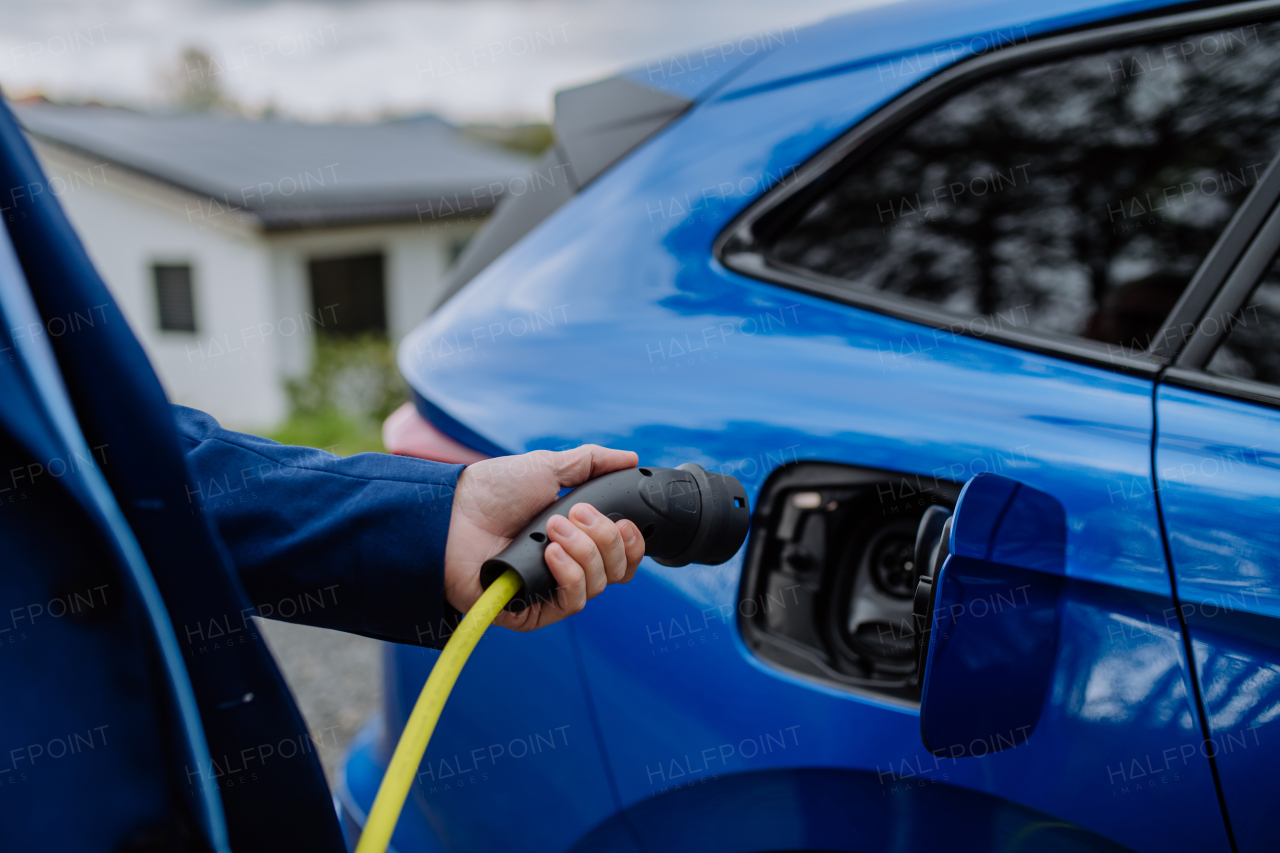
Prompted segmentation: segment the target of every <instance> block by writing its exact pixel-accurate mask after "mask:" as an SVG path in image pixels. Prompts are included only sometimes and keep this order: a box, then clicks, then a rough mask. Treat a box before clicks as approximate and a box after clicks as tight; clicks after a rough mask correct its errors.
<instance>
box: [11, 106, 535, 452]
mask: <svg viewBox="0 0 1280 853" xmlns="http://www.w3.org/2000/svg"><path fill="white" fill-rule="evenodd" d="M14 111H15V113H16V114H17V116H18V118H19V120H20V121H21V122H22V123H23V125H24V127H25V128H26V130H27V132H28V134H29V137H30V138H31V140H32V142H33V144H34V146H35V149H36V154H37V156H38V157H39V158H40V161H41V163H42V164H43V166H44V169H45V174H46V176H47V179H48V180H47V185H46V186H45V187H42V188H40V187H37V188H29V191H31V192H38V191H47V192H49V193H51V194H53V195H55V196H56V197H57V198H58V200H59V202H61V204H62V206H63V208H64V209H65V210H66V212H67V215H68V216H69V217H70V219H71V222H72V224H73V225H74V226H75V228H76V231H77V232H78V233H79V234H80V237H81V239H82V240H83V241H84V243H85V246H86V248H87V249H88V252H89V255H90V257H91V258H92V259H93V261H94V263H95V264H96V266H97V268H98V271H99V272H100V273H101V274H102V276H103V278H104V279H105V280H106V282H107V285H108V287H109V288H110V289H111V291H112V294H113V295H114V296H115V298H116V300H117V301H118V302H119V303H120V306H121V309H122V310H123V311H124V314H125V316H126V318H127V319H128V320H129V323H130V324H131V325H132V327H133V329H134V332H135V333H136V334H137V336H138V337H139V338H140V339H141V341H142V344H143V346H144V347H145V348H146V351H147V354H148V355H149V356H150V358H151V362H152V364H153V365H154V366H155V368H156V371H157V372H158V373H159V375H160V378H161V381H162V382H163V383H164V385H165V389H166V390H167V391H168V393H169V396H170V399H172V400H173V401H175V402H178V403H184V404H187V405H191V406H195V407H197V408H201V409H204V410H206V411H208V412H210V413H211V414H213V415H215V416H216V417H218V418H219V419H220V420H222V421H223V423H224V424H226V425H229V426H232V427H237V428H241V429H257V430H263V429H269V428H271V427H272V426H274V425H276V424H278V423H279V422H280V421H281V420H282V419H283V418H284V417H285V416H286V414H287V398H286V395H285V392H284V379H285V378H287V377H290V376H297V375H300V374H303V373H305V372H306V371H307V369H308V368H309V365H310V359H311V354H312V351H313V340H314V336H315V335H316V334H317V332H318V331H319V332H324V331H333V330H335V329H336V330H337V331H339V332H356V331H365V330H385V331H386V333H388V334H389V335H390V337H391V338H392V340H393V341H398V340H399V339H400V338H401V337H402V336H403V335H405V334H406V333H407V332H409V331H410V330H411V329H412V328H413V327H414V326H415V325H416V324H417V323H418V322H419V321H421V320H422V318H423V317H425V316H426V315H427V313H428V312H429V310H430V309H431V308H432V307H433V306H434V305H435V304H436V302H437V300H438V297H439V295H440V293H441V288H442V287H443V285H444V276H445V272H446V270H447V269H448V268H449V267H450V265H451V264H452V262H453V260H454V259H456V258H457V256H458V254H459V253H460V251H461V249H462V246H463V245H464V244H465V243H466V241H467V240H468V238H469V237H470V236H471V235H472V234H473V233H474V232H475V230H476V229H477V228H478V227H479V226H480V224H481V222H482V221H483V219H484V217H485V215H486V214H487V213H488V211H489V210H490V209H491V208H492V207H493V205H494V203H495V202H496V200H497V198H499V197H500V196H501V195H502V194H503V192H504V191H505V190H506V188H507V187H508V186H509V185H510V182H512V181H513V179H514V180H515V181H517V182H518V181H520V180H521V176H522V175H527V174H528V173H529V171H530V169H531V168H532V166H531V164H530V161H527V160H525V159H524V158H522V157H519V156H517V155H514V154H511V153H508V152H505V151H503V150H500V149H497V148H492V147H488V146H485V145H483V144H481V143H477V142H472V141H470V140H467V139H465V138H464V137H462V136H461V135H460V133H459V131H458V130H457V129H456V128H454V127H453V126H451V125H449V124H447V123H446V122H444V121H442V120H440V119H437V118H434V117H430V118H421V119H409V120H400V121H389V122H382V123H378V124H364V125H355V124H351V125H347V124H327V125H313V124H300V123H294V122H286V121H275V120H260V121H250V120H244V119H233V118H225V117H218V116H213V115H205V114H194V115H177V116H156V115H147V114H142V113H136V112H132V111H129V110H123V109H116V108H108V107H68V106H55V105H51V104H44V103H40V104H17V105H14Z"/></svg>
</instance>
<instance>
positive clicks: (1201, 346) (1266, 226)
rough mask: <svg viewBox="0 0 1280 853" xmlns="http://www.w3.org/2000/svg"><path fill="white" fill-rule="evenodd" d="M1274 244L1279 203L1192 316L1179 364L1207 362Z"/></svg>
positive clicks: (1278, 239) (1278, 237) (1279, 191)
mask: <svg viewBox="0 0 1280 853" xmlns="http://www.w3.org/2000/svg"><path fill="white" fill-rule="evenodd" d="M1278 162H1280V161H1278ZM1273 171H1275V172H1277V178H1280V169H1276V168H1275V167H1274V166H1273V167H1272V168H1271V169H1269V170H1268V173H1267V174H1268V175H1270V174H1271V172H1273ZM1265 179H1266V176H1264V180H1265ZM1275 184H1276V186H1275V187H1274V189H1275V190H1276V195H1277V198H1280V179H1277V180H1275ZM1259 186H1261V182H1259ZM1277 248H1280V206H1278V207H1276V208H1274V209H1272V210H1271V215H1270V216H1268V217H1267V220H1266V222H1265V223H1263V225H1262V227H1261V228H1260V229H1259V230H1258V233H1257V235H1256V236H1255V237H1254V240H1253V242H1252V243H1251V244H1250V245H1249V247H1248V248H1247V249H1246V250H1245V252H1244V254H1243V255H1242V256H1241V258H1240V262H1239V263H1237V264H1236V267H1235V269H1234V270H1232V272H1231V275H1230V277H1228V278H1227V280H1226V283H1225V284H1223V285H1222V287H1221V288H1219V290H1218V292H1217V294H1216V295H1215V296H1214V299H1213V301H1212V302H1211V303H1210V304H1209V306H1208V307H1207V308H1206V309H1205V310H1204V311H1203V312H1202V313H1201V314H1200V316H1198V317H1196V318H1195V320H1194V328H1193V330H1192V332H1191V334H1190V336H1189V338H1190V340H1189V342H1188V343H1187V345H1186V346H1185V347H1184V348H1183V350H1182V352H1181V353H1180V354H1179V356H1178V360H1177V362H1176V364H1177V366H1178V367H1184V368H1188V369H1195V368H1203V367H1204V366H1205V365H1206V364H1208V363H1209V359H1211V358H1213V353H1214V351H1215V350H1217V348H1218V345H1219V344H1220V343H1221V342H1222V340H1223V332H1224V330H1226V329H1227V328H1229V319H1228V318H1230V317H1231V316H1233V315H1234V314H1235V313H1236V312H1237V311H1239V310H1240V308H1241V306H1243V305H1244V303H1245V300H1247V299H1248V298H1249V294H1251V293H1253V289H1254V288H1255V287H1257V285H1258V282H1259V281H1261V280H1262V277H1263V276H1264V275H1266V273H1267V270H1268V269H1269V268H1270V267H1271V264H1272V262H1273V261H1274V260H1275V256H1276V250H1277ZM1209 319H1214V320H1216V322H1215V323H1214V324H1213V329H1212V330H1209V329H1207V328H1206V321H1207V320H1209Z"/></svg>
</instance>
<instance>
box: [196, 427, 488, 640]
mask: <svg viewBox="0 0 1280 853" xmlns="http://www.w3.org/2000/svg"><path fill="white" fill-rule="evenodd" d="M173 408H174V416H175V417H176V419H177V422H178V430H179V432H180V433H181V434H182V439H183V442H184V444H185V447H186V459H187V464H188V466H189V467H190V470H191V474H192V476H193V477H194V479H195V482H194V483H192V484H191V486H189V487H188V489H187V497H188V500H189V501H190V503H191V511H192V512H204V513H208V514H209V515H210V516H212V520H213V522H214V524H215V525H216V527H217V529H218V532H219V533H220V534H221V535H222V538H223V540H224V541H225V542H226V545H227V549H228V550H229V551H230V553H231V558H232V561H233V562H234V563H235V566H236V569H237V571H238V573H239V576H240V580H241V582H242V583H243V584H244V587H245V590H246V591H247V592H248V594H249V598H250V600H251V601H252V603H253V605H254V608H255V609H256V612H257V614H258V615H259V616H263V617H267V618H275V619H283V620H285V621H290V622H301V623H304V624H307V625H316V626H319V627H321V628H335V629H337V630H340V631H349V632H351V633H355V634H364V635H365V636H368V637H374V638H377V639H380V640H391V641H393V642H398V643H411V644H414V645H424V646H431V647H433V648H439V647H440V646H441V645H442V644H443V639H447V634H448V629H447V628H446V629H445V630H442V623H446V622H452V621H453V620H454V619H456V616H457V612H456V611H455V610H454V609H453V608H452V607H450V606H449V605H448V603H447V602H446V601H445V598H444V548H445V541H446V539H447V537H448V533H449V515H450V512H451V509H452V506H453V490H454V486H455V485H456V484H457V482H458V475H459V474H460V473H461V472H462V469H463V467H464V466H462V465H445V464H442V463H439V462H427V461H425V460H422V459H413V458H410V457H405V456H392V455H390V454H384V453H360V454H357V455H355V456H351V457H347V458H343V457H340V456H334V455H333V454H331V453H325V452H324V451H322V450H314V449H312V448H307V447H290V446H288V445H284V444H279V443H278V442H274V441H270V440H269V439H265V438H260V437H258V436H253V435H245V434H243V433H237V432H231V431H229V430H225V429H223V428H222V427H221V426H220V425H219V424H218V422H217V421H216V420H214V419H213V418H212V417H210V416H209V415H207V414H205V413H203V412H199V411H196V410H195V409H188V408H185V407H183V406H174V407H173ZM442 635H443V636H442Z"/></svg>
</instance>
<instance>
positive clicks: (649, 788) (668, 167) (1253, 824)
mask: <svg viewBox="0 0 1280 853" xmlns="http://www.w3.org/2000/svg"><path fill="white" fill-rule="evenodd" d="M555 121H556V130H557V143H556V145H555V147H554V148H553V149H552V150H551V152H550V153H549V154H548V155H546V159H545V160H544V161H543V163H542V165H541V166H540V167H539V169H538V170H537V171H536V172H535V174H533V175H531V176H529V179H528V180H524V179H521V183H520V184H519V185H515V184H514V183H513V185H511V186H508V187H507V188H506V190H505V196H506V197H505V199H504V201H503V203H502V205H501V206H500V207H499V209H498V210H497V212H496V213H495V215H494V217H493V219H492V221H491V222H490V224H489V225H488V227H487V229H486V231H485V232H484V233H483V234H482V235H481V236H480V237H478V238H477V240H476V241H475V242H474V243H473V244H472V245H471V246H470V247H468V249H467V251H466V252H465V253H464V255H463V256H462V257H461V259H460V260H459V263H458V266H457V267H456V271H455V276H454V287H453V291H452V293H451V295H450V297H449V298H448V300H447V301H446V302H445V303H444V304H443V305H442V307H441V308H440V309H439V310H438V311H437V312H436V313H435V314H434V315H433V316H432V317H430V318H429V319H428V320H427V321H426V322H425V323H424V324H423V325H422V326H421V327H419V328H418V329H417V330H416V331H415V332H414V333H413V334H412V335H411V336H410V337H408V338H407V339H406V340H405V341H404V343H403V345H402V347H401V349H400V352H399V360H400V366H401V370H402V372H403V373H404V375H405V377H406V379H407V380H408V382H409V384H410V385H411V386H412V389H413V391H414V410H413V411H412V412H406V413H401V415H399V416H397V422H396V423H397V425H398V428H400V429H399V431H397V430H395V429H390V426H391V425H390V424H389V429H388V434H389V436H390V437H391V444H392V447H393V449H395V448H396V446H397V444H396V442H397V441H399V440H400V439H397V438H396V436H397V435H401V434H403V435H410V436H412V437H413V440H412V441H411V440H410V439H409V438H405V439H403V446H404V447H409V446H411V445H412V446H417V447H427V448H429V450H428V451H427V452H434V453H436V454H438V455H439V456H440V457H441V458H450V459H468V458H480V457H483V456H496V455H502V454H508V453H519V452H523V451H527V450H532V449H536V448H548V449H556V448H563V447H567V446H573V445H577V444H579V443H582V442H595V443H599V444H604V445H610V446H614V447H623V448H628V449H633V450H636V451H638V453H639V454H640V459H641V462H642V464H648V465H655V466H668V465H676V464H679V463H682V462H696V463H698V464H700V465H703V466H704V467H706V468H707V469H708V470H712V471H717V472H720V473H725V474H732V475H733V476H735V477H737V478H738V479H739V480H741V481H742V483H743V484H744V485H745V486H746V488H747V493H748V496H749V498H750V501H751V505H752V510H753V522H752V530H751V534H750V537H749V539H748V541H747V543H746V545H745V546H744V547H743V548H742V550H741V551H740V552H739V553H738V554H737V555H736V556H735V557H734V558H733V559H732V560H730V561H729V562H728V563H726V564H724V565H720V566H715V567H708V566H696V565H694V566H687V567H684V568H666V567H663V566H660V565H658V564H656V563H655V562H653V561H651V560H646V561H645V562H644V564H643V566H642V568H641V570H640V572H639V573H638V574H637V576H636V578H635V580H634V581H633V582H632V583H631V584H630V585H629V586H626V587H619V588H616V589H611V590H609V592H608V593H607V594H605V595H603V596H601V597H600V598H599V599H596V600H594V601H592V602H591V604H590V606H588V607H587V608H586V610H585V611H584V612H583V613H581V614H579V615H578V616H575V617H574V618H572V619H569V620H566V621H565V622H563V623H560V624H558V625H555V626H553V627H551V628H549V629H547V630H543V631H538V632H536V633H535V634H516V633H513V632H507V631H493V632H491V633H490V634H489V635H487V636H486V637H485V639H484V642H483V643H482V644H481V645H480V647H479V649H478V650H477V652H476V653H475V656H474V657H473V658H472V662H471V664H470V665H469V666H468V667H467V669H466V671H465V672H464V673H463V675H462V677H461V679H460V680H459V682H458V686H457V689H456V690H455V692H454V694H453V697H452V699H451V700H450V704H449V705H448V706H447V707H446V709H445V711H444V714H443V716H442V717H441V721H440V725H439V728H438V730H437V733H436V735H435V738H434V740H433V741H432V742H431V745H430V748H429V749H428V751H427V754H426V757H425V759H424V761H423V762H422V764H421V767H420V771H419V774H418V778H417V782H416V784H415V786H414V789H413V793H412V795H411V797H410V799H409V805H408V806H407V808H406V810H405V813H404V815H403V817H402V818H401V821H400V824H399V827H398V830H397V832H396V835H395V839H394V844H395V847H396V849H398V850H400V851H402V853H408V851H440V850H458V851H462V850H466V851H499V850H517V849H519V850H545V851H569V850H573V851H588V850H590V851H596V850H609V851H614V850H616V851H627V853H659V851H661V853H675V851H697V853H747V851H762V852H763V851H800V850H805V851H810V850H812V851H818V850H825V851H836V850H838V851H933V850H1001V851H1005V850H1008V851H1013V850H1018V851H1032V850H1034V851H1045V850H1054V851H1058V850H1062V851H1065V850H1113V849H1114V850H1121V849H1133V850H1146V851H1162V853H1163V851H1169V850H1195V851H1241V853H1260V851H1265V850H1276V849H1280V841H1277V840H1276V839H1277V836H1276V832H1275V827H1274V816H1275V814H1276V810H1277V802H1278V801H1280V785H1278V784H1277V782H1276V772H1275V768H1276V767H1277V766H1280V412H1278V411H1277V407H1278V406H1280V265H1278V264H1280V261H1278V260H1277V251H1278V250H1280V208H1278V207H1277V200H1278V199H1280V170H1278V169H1277V168H1276V167H1275V165H1274V164H1275V161H1276V159H1277V155H1278V154H1280V4H1276V3H1247V4H1235V5H1211V4H1206V3H1196V4H1178V5H1175V4H1171V3H1164V2H1160V0H1133V2H1111V0H1047V2H1041V3H1035V4H1031V3H1024V2H1010V0H992V2H980V3H971V4H967V6H966V7H964V8H961V7H960V6H959V4H955V3H949V2H942V0H910V2H904V3H897V4H892V5H886V6H881V7H876V8H873V9H870V10H867V11H862V12H858V13H856V14H852V15H849V16H847V17H842V18H837V19H834V20H831V21H828V22H825V23H823V24H819V25H817V26H814V27H811V28H807V29H797V28H782V29H777V30H772V31H767V32H761V33H756V34H752V35H748V36H746V37H741V38H735V39H726V40H725V41H724V42H721V43H718V44H715V45H710V46H708V47H706V48H705V49H703V50H698V51H690V52H687V53H684V54H681V55H678V56H674V57H670V58H668V59H665V60H663V61H661V62H653V63H650V64H647V65H646V66H644V67H641V68H637V69H635V70H634V71H631V72H629V73H625V74H622V75H620V76H618V77H615V78H612V79H609V80H606V81H603V82H600V83H596V84H593V85H589V86H584V87H581V88H578V89H573V90H568V91H564V92H561V93H560V94H559V95H558V96H557V98H556V119H555ZM432 224H434V223H424V227H429V226H430V225H432ZM415 441H416V442H417V444H414V442H415ZM940 524H942V525H945V528H946V529H945V532H943V531H941V530H939V525H940ZM922 530H924V531H925V532H926V535H925V536H924V537H923V538H922V539H921V541H922V542H923V544H924V546H925V547H924V548H923V549H921V548H919V547H917V546H918V544H919V543H918V542H917V539H918V536H919V534H920V532H921V531H922ZM930 531H932V532H931V533H930ZM935 541H936V544H934V543H935ZM920 591H922V593H923V594H922V595H919V596H918V595H917V593H918V592H920ZM420 629H421V631H422V632H424V634H425V633H428V632H433V634H432V635H433V636H442V635H444V634H447V633H448V632H449V631H450V629H451V626H450V625H449V624H440V625H426V624H424V625H422V626H420ZM926 634H927V635H928V639H927V641H922V638H924V637H925V636H926ZM435 657H436V653H434V652H431V651H428V650H424V649H421V648H409V647H388V651H387V658H386V672H387V701H386V708H385V713H384V714H383V715H381V717H380V718H379V719H378V720H377V721H376V723H375V724H374V725H372V726H371V727H370V728H369V729H368V730H367V731H366V732H365V733H364V734H363V735H362V737H361V738H360V739H359V741H358V743H357V744H356V746H355V747H354V748H353V751H352V752H351V754H350V755H349V757H348V758H347V760H346V763H345V769H344V779H343V784H342V785H341V787H340V790H339V792H338V798H339V801H340V806H341V809H342V813H343V819H344V825H345V827H346V831H347V832H348V833H349V834H350V835H351V837H353V838H354V837H355V835H356V834H357V833H358V831H359V827H360V825H361V823H362V821H363V819H364V815H365V813H366V812H367V810H368V808H369V806H370V804H371V802H372V800H373V796H374V793H375V790H376V788H377V784H378V782H379V779H380V778H381V774H382V770H383V768H384V767H385V766H386V763H387V761H388V758H389V755H390V751H391V748H392V747H393V745H394V743H395V741H396V739H397V737H398V735H399V733H400V729H401V727H402V725H403V723H404V720H405V718H406V716H407V714H408V712H409V709H410V707H411V706H412V704H413V701H414V699H415V698H416V696H417V693H418V691H419V689H420V687H421V685H422V683H423V681H424V679H425V678H426V675H427V673H428V671H429V670H430V669H431V666H432V664H433V662H434V659H435Z"/></svg>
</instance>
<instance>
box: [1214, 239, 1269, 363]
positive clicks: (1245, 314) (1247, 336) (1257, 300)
mask: <svg viewBox="0 0 1280 853" xmlns="http://www.w3.org/2000/svg"><path fill="white" fill-rule="evenodd" d="M1204 322H1208V321H1207V320H1206V321H1204ZM1227 325H1228V326H1230V329H1229V331H1227V332H1226V334H1225V335H1224V336H1223V341H1222V343H1221V344H1220V345H1219V346H1218V349H1217V351H1215V352H1214V354H1213V358H1211V359H1210V360H1209V363H1208V364H1207V365H1205V370H1207V371H1209V372H1210V373H1216V374H1218V375H1219V376H1232V377H1235V378H1237V379H1252V380H1254V381H1255V382H1267V383H1270V384H1271V385H1276V386H1280V255H1278V256H1277V257H1276V259H1275V260H1274V261H1272V264H1271V269H1269V270H1268V271H1267V274H1266V275H1265V276H1263V278H1262V281H1260V282H1258V286H1257V287H1255V288H1254V289H1253V293H1251V294H1249V298H1248V299H1246V300H1245V302H1244V306H1243V307H1242V308H1241V309H1240V310H1239V311H1238V312H1236V315H1235V316H1234V317H1233V318H1232V319H1231V320H1230V321H1229V322H1228V324H1227Z"/></svg>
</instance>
